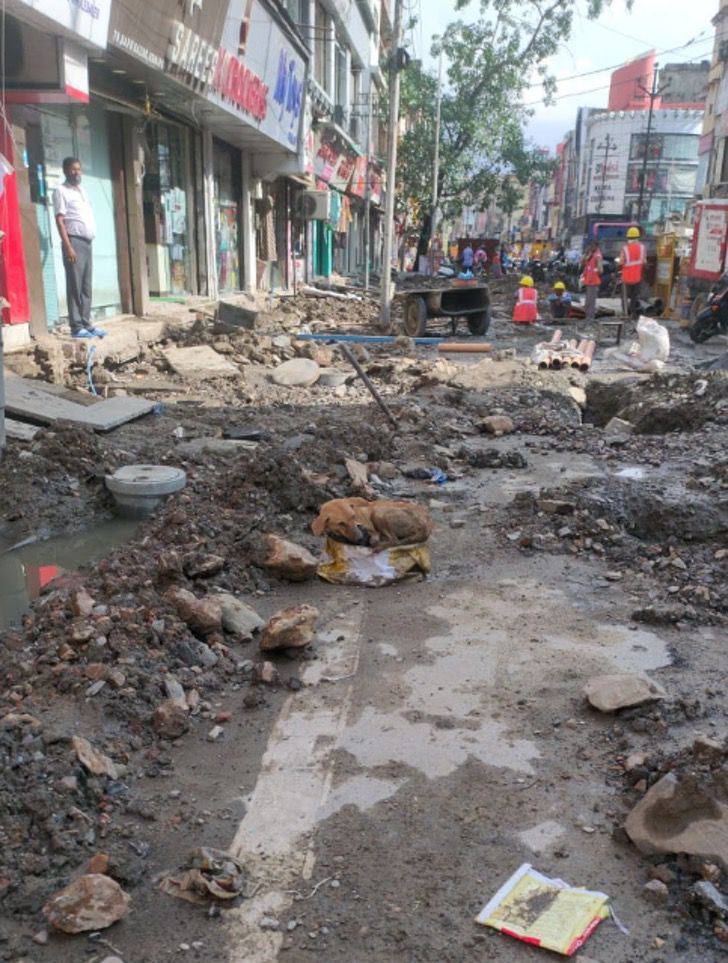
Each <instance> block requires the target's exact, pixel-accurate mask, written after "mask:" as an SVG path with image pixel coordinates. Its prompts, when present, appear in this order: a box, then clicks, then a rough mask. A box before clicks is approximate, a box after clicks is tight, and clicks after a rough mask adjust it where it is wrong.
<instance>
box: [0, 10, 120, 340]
mask: <svg viewBox="0 0 728 963" xmlns="http://www.w3.org/2000/svg"><path fill="white" fill-rule="evenodd" d="M110 12H111V0H94V2H93V3H88V4H73V3H69V2H68V0H42V2H40V0H7V2H6V5H5V8H4V16H3V22H2V25H1V26H0V30H2V34H3V35H2V49H3V51H4V59H3V63H2V75H3V88H4V105H3V106H4V113H3V120H2V125H1V127H0V154H1V155H2V157H0V172H1V175H0V176H1V180H2V192H1V194H0V230H2V231H3V232H4V235H3V240H2V258H1V259H0V262H1V265H2V267H1V270H0V293H1V294H2V295H3V297H4V298H5V299H6V300H7V301H8V302H9V307H7V308H5V309H4V311H3V321H4V323H5V325H7V328H6V330H5V332H4V340H5V344H6V346H8V347H14V346H18V345H20V344H22V343H24V342H27V341H28V340H29V339H30V336H31V334H32V335H36V334H41V333H43V332H44V331H45V330H46V328H47V326H48V325H52V324H54V323H56V322H57V321H58V319H59V317H60V316H61V314H62V313H63V312H64V311H65V285H64V283H63V278H64V272H63V265H62V262H61V258H60V246H59V244H58V243H57V238H56V237H55V224H54V219H53V216H52V207H51V206H50V195H51V191H52V189H53V187H54V186H55V184H56V183H57V180H58V176H59V171H60V164H61V161H62V159H63V157H64V156H67V155H69V154H75V155H78V156H79V157H81V158H82V160H83V162H84V166H85V168H86V178H85V182H84V186H85V187H86V190H87V191H88V193H89V195H90V197H91V200H92V203H93V204H94V208H95V212H96V215H97V220H98V221H99V227H100V242H99V244H98V245H97V252H96V272H97V273H96V285H95V289H94V308H95V310H96V311H97V312H100V313H105V312H107V311H108V312H110V313H118V311H119V309H120V306H121V305H120V294H119V287H118V283H117V280H116V268H115V262H116V239H115V231H114V211H113V201H112V191H111V181H112V174H111V155H110V151H109V150H108V149H107V148H108V144H109V137H110V134H109V131H108V130H107V129H106V127H105V124H104V121H103V117H102V116H101V117H100V116H99V115H98V113H97V112H96V111H95V108H94V105H92V103H91V99H90V91H89V85H88V59H89V57H90V56H94V55H98V54H100V53H101V52H102V51H103V49H104V47H105V45H106V39H107V33H108V25H109V18H110ZM92 134H93V136H92Z"/></svg>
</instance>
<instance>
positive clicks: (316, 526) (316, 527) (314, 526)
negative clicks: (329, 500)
mask: <svg viewBox="0 0 728 963" xmlns="http://www.w3.org/2000/svg"><path fill="white" fill-rule="evenodd" d="M327 521H328V514H327V513H326V512H324V511H323V509H322V510H321V511H320V512H319V514H318V517H317V518H314V520H313V521H312V522H311V531H312V532H313V533H314V535H323V533H324V531H325V530H326V522H327Z"/></svg>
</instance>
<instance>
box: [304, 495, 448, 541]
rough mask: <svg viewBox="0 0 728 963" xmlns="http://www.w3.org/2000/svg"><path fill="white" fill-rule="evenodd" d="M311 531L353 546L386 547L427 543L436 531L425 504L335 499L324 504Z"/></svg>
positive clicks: (364, 499) (312, 524)
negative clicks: (433, 531)
mask: <svg viewBox="0 0 728 963" xmlns="http://www.w3.org/2000/svg"><path fill="white" fill-rule="evenodd" d="M311 531H312V532H313V533H314V535H319V536H320V535H328V536H329V538H333V539H335V540H336V541H339V542H348V544H350V545H367V546H369V547H371V548H375V549H385V548H391V547H393V546H395V545H418V544H420V543H422V542H426V541H427V540H428V538H429V537H430V535H431V534H432V519H431V518H430V513H429V512H428V510H427V509H426V508H425V507H424V506H423V505H413V504H411V503H410V502H395V501H387V500H382V501H377V502H368V501H367V500H366V498H334V499H332V500H331V501H329V502H324V504H323V505H322V506H321V508H320V510H319V514H318V518H316V519H314V521H313V522H312V523H311Z"/></svg>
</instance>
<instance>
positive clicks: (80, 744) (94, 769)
mask: <svg viewBox="0 0 728 963" xmlns="http://www.w3.org/2000/svg"><path fill="white" fill-rule="evenodd" d="M71 748H72V749H73V751H74V752H75V753H76V758H77V759H78V761H79V762H80V763H81V765H82V766H83V767H84V768H85V769H88V771H89V772H90V773H92V775H94V776H108V777H109V779H118V778H119V775H120V773H119V767H118V766H117V765H116V763H114V762H112V760H111V759H109V757H108V756H105V755H104V753H103V752H99V750H98V749H94V747H93V746H92V745H91V743H90V742H89V741H88V739H84V738H83V736H74V737H73V738H72V739H71Z"/></svg>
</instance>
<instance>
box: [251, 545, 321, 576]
mask: <svg viewBox="0 0 728 963" xmlns="http://www.w3.org/2000/svg"><path fill="white" fill-rule="evenodd" d="M265 542H266V554H265V557H264V559H263V567H264V568H265V569H267V570H268V571H269V572H271V573H272V574H273V575H277V576H278V578H282V579H286V580H287V581H289V582H305V581H306V580H307V579H310V578H313V577H314V576H315V575H316V568H317V566H318V562H317V561H316V559H315V558H314V557H313V555H312V554H311V553H310V552H309V551H308V549H306V548H303V546H301V545H296V543H295V542H289V541H288V539H286V538H279V537H278V536H277V535H267V536H266V539H265Z"/></svg>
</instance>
